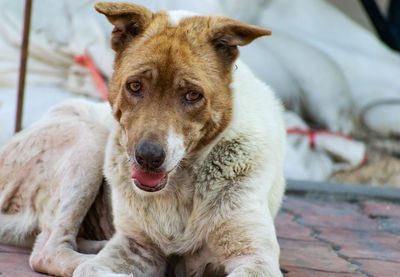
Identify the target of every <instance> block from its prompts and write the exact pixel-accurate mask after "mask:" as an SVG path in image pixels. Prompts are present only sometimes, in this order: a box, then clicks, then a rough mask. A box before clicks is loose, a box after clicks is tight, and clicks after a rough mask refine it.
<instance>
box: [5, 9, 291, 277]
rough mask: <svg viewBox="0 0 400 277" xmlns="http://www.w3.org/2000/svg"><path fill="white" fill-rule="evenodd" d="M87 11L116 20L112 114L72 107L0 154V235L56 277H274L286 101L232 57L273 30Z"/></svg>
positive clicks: (181, 15) (78, 104) (176, 15)
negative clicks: (29, 249)
mask: <svg viewBox="0 0 400 277" xmlns="http://www.w3.org/2000/svg"><path fill="white" fill-rule="evenodd" d="M95 8H96V10H97V11H99V12H100V13H102V14H104V15H105V16H106V17H107V19H108V20H109V21H110V22H111V24H113V25H114V26H115V28H114V30H113V32H112V43H111V44H112V48H113V49H114V50H115V52H116V56H115V64H114V75H113V78H112V81H111V83H110V89H109V94H108V98H109V101H110V104H111V110H110V108H109V106H107V105H106V104H93V103H89V102H86V101H83V100H75V101H69V102H67V103H64V104H62V105H60V106H58V107H55V108H53V109H52V110H51V111H50V112H49V113H48V114H47V115H46V116H45V117H44V118H43V119H42V120H41V121H39V122H37V123H36V124H35V125H33V126H32V127H30V128H28V129H27V130H25V131H23V132H21V133H19V134H18V135H16V136H15V137H14V138H13V139H12V140H11V141H10V142H9V143H8V144H6V145H5V146H4V147H3V148H2V149H1V151H0V208H1V210H0V241H1V242H3V243H11V244H17V245H25V246H29V245H32V244H33V243H34V246H33V252H32V254H31V257H30V264H31V266H32V268H33V269H35V270H37V271H40V272H45V273H49V274H53V275H61V276H71V275H74V276H165V275H166V274H168V276H214V275H211V272H214V273H215V274H216V273H220V274H221V275H224V274H228V275H229V276H281V272H280V269H279V246H278V242H277V239H276V234H275V229H274V223H273V218H274V217H275V215H276V214H277V211H278V209H279V206H280V203H281V200H282V195H283V192H284V178H283V157H284V145H285V131H284V126H283V122H282V117H281V105H280V103H279V102H278V101H277V100H276V98H275V96H274V94H273V92H272V91H271V90H270V89H269V88H268V87H267V86H266V85H265V84H263V83H262V82H260V81H259V80H258V79H257V78H255V77H254V75H253V74H252V73H251V72H250V71H249V69H248V68H247V67H246V66H245V65H244V64H243V63H241V62H240V61H239V60H236V58H237V56H238V50H237V46H243V45H246V44H248V43H250V42H251V41H253V40H254V39H256V38H258V37H260V36H264V35H269V34H270V32H269V31H268V30H265V29H261V28H258V27H255V26H251V25H247V24H244V23H241V22H238V21H235V20H232V19H229V18H225V17H209V16H197V15H194V14H192V13H189V12H183V11H176V12H158V13H152V12H151V11H149V10H147V9H146V8H144V7H142V6H139V5H134V4H127V3H105V2H100V3H97V4H96V6H95ZM111 114H112V115H113V116H111ZM103 173H104V175H103ZM103 176H105V180H106V181H105V182H102V180H103ZM93 209H95V216H90V214H93V213H91V212H90V211H92V210H93ZM111 209H112V216H111V212H110V210H111ZM88 221H90V222H91V224H88ZM111 221H112V222H113V224H111V223H110V222H111ZM85 226H86V227H85ZM87 226H89V227H87ZM99 232H100V233H102V235H101V236H99V235H98V233H99ZM112 234H113V236H112V238H111V235H112ZM80 236H83V237H84V238H86V239H81V238H78V239H77V237H80ZM99 238H100V239H101V238H103V239H109V238H111V239H110V240H109V241H108V242H107V243H106V244H105V247H104V248H103V249H102V250H101V251H100V252H99V253H98V254H97V255H95V256H94V255H89V254H83V253H92V254H94V253H96V252H97V251H99V250H100V249H101V248H102V246H103V244H104V243H103V242H102V241H90V240H88V239H99Z"/></svg>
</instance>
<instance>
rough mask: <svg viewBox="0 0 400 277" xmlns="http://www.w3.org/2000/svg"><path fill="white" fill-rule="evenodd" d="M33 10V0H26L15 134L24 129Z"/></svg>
mask: <svg viewBox="0 0 400 277" xmlns="http://www.w3.org/2000/svg"><path fill="white" fill-rule="evenodd" d="M31 10H32V0H25V11H24V28H23V32H22V43H21V58H20V65H19V79H18V100H17V113H16V118H15V132H18V131H20V130H21V127H22V111H23V107H24V89H25V77H26V63H27V58H28V44H29V28H30V23H31Z"/></svg>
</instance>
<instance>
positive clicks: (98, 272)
mask: <svg viewBox="0 0 400 277" xmlns="http://www.w3.org/2000/svg"><path fill="white" fill-rule="evenodd" d="M73 277H134V276H133V274H124V273H115V272H112V271H111V269H109V268H107V267H105V266H102V265H98V264H91V263H90V262H87V263H83V264H81V265H80V266H78V267H77V268H76V269H75V271H74V275H73Z"/></svg>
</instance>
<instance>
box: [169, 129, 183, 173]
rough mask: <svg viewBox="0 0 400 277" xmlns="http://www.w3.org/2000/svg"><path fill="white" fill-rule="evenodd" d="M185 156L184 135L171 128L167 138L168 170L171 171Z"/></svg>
mask: <svg viewBox="0 0 400 277" xmlns="http://www.w3.org/2000/svg"><path fill="white" fill-rule="evenodd" d="M184 156H185V146H184V143H183V136H182V135H178V134H177V133H176V132H175V131H174V130H173V129H170V131H169V134H168V138H167V149H166V158H165V161H164V167H165V168H166V171H171V170H172V169H174V167H175V166H176V165H177V164H178V163H179V162H180V161H181V160H182V158H183V157H184Z"/></svg>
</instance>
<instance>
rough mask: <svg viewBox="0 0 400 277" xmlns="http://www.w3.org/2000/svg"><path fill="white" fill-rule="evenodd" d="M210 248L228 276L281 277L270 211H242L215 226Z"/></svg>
mask: <svg viewBox="0 0 400 277" xmlns="http://www.w3.org/2000/svg"><path fill="white" fill-rule="evenodd" d="M210 238H211V241H210V242H209V247H210V248H213V249H214V251H215V253H216V254H217V256H218V257H219V259H220V262H221V263H222V264H223V265H224V266H225V272H226V273H228V276H229V277H239V276H255V277H261V276H268V277H278V276H279V277H280V276H282V273H281V271H280V269H279V245H278V241H277V238H276V234H275V228H274V223H273V219H272V217H271V216H270V213H269V211H268V210H265V211H263V212H261V211H257V210H255V211H254V210H253V211H250V210H247V211H240V212H237V213H235V214H234V215H232V216H231V217H230V218H229V219H227V220H224V221H223V222H221V223H220V224H218V225H217V226H216V229H215V231H214V232H213V233H212V235H211V237H210Z"/></svg>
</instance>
